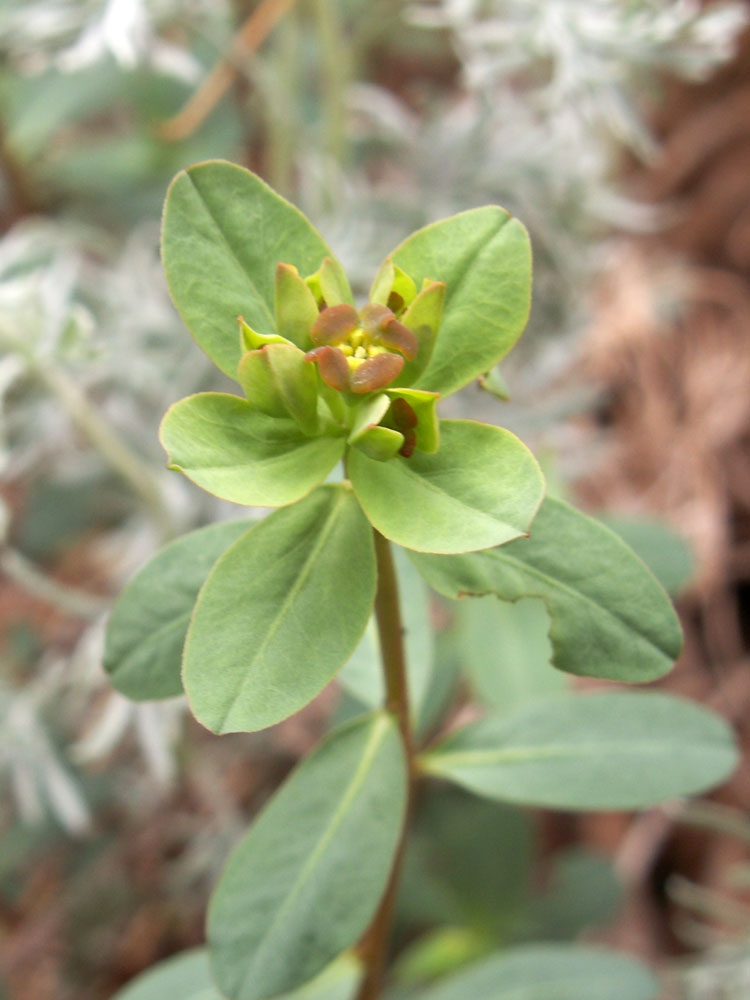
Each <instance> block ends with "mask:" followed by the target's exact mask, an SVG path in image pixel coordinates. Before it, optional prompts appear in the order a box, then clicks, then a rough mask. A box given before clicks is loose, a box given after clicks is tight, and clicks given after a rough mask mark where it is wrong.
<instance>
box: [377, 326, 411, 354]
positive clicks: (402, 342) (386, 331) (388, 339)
mask: <svg viewBox="0 0 750 1000" xmlns="http://www.w3.org/2000/svg"><path fill="white" fill-rule="evenodd" d="M378 339H379V340H380V343H381V344H382V345H383V346H384V347H389V348H391V349H392V350H396V351H400V352H401V353H402V354H403V356H404V357H405V358H406V359H407V360H408V361H413V360H414V359H415V358H416V356H417V353H418V351H419V341H418V340H417V338H416V336H415V335H414V333H412V331H411V330H410V329H409V327H408V326H404V324H403V323H399V321H398V320H397V319H395V318H394V319H391V320H387V321H386V322H385V323H384V324H383V326H382V327H381V333H380V336H379V337H378Z"/></svg>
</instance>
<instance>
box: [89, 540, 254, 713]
mask: <svg viewBox="0 0 750 1000" xmlns="http://www.w3.org/2000/svg"><path fill="white" fill-rule="evenodd" d="M252 523H253V522H252V521H229V522H226V523H220V524H212V525H210V526H209V527H207V528H200V529H199V530H198V531H191V532H190V534H188V535H184V536H183V537H182V538H178V539H177V540H176V541H174V542H171V543H170V544H169V545H167V546H165V548H163V549H162V550H161V551H160V552H158V553H157V554H156V555H155V556H154V558H153V559H151V561H150V562H148V563H146V565H145V566H144V567H143V568H142V569H141V570H139V572H138V573H137V574H136V576H135V577H134V578H133V579H132V580H131V581H130V583H129V584H128V585H127V587H126V588H125V589H124V590H123V592H122V593H121V594H120V596H119V597H118V599H117V602H116V604H115V606H114V609H113V610H112V615H111V617H110V619H109V624H108V626H107V635H106V640H105V644H104V669H105V670H106V671H107V673H108V674H109V675H110V680H111V681H112V684H113V685H114V687H116V688H117V690H118V691H119V692H120V693H121V694H124V695H126V696H127V697H128V698H133V699H135V700H136V701H148V700H149V699H151V698H172V697H174V696H175V695H178V694H182V680H181V678H180V666H181V663H182V647H183V646H184V644H185V635H186V633H187V628H188V622H189V621H190V615H191V613H192V610H193V605H194V604H195V602H196V599H197V597H198V591H199V590H200V588H201V587H202V586H203V581H204V580H205V579H206V577H207V576H208V573H209V571H210V569H211V567H212V566H213V564H214V563H215V562H216V560H217V559H218V558H219V556H220V555H221V554H222V553H223V552H225V551H226V549H228V548H229V546H230V545H231V544H232V542H234V541H236V540H237V539H238V538H239V537H240V536H241V535H244V534H245V532H246V531H248V529H249V528H250V527H251V526H252Z"/></svg>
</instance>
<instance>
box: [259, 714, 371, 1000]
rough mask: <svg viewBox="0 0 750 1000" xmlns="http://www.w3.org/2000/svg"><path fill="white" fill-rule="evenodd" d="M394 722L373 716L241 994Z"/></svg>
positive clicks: (260, 948) (337, 826) (341, 818)
mask: <svg viewBox="0 0 750 1000" xmlns="http://www.w3.org/2000/svg"><path fill="white" fill-rule="evenodd" d="M389 727H390V723H389V721H388V719H387V717H385V716H384V715H378V716H376V717H375V718H374V719H373V723H372V733H371V734H370V736H369V738H368V740H367V743H366V744H365V746H364V748H363V750H362V758H361V760H360V762H359V765H358V766H357V769H356V771H355V772H354V774H353V775H352V778H351V781H350V782H349V784H348V786H347V787H346V789H345V791H344V794H343V795H342V797H341V801H340V802H339V804H338V806H337V807H336V810H335V812H334V813H333V815H332V816H331V818H330V821H329V823H328V825H327V826H326V828H325V829H324V831H323V833H322V834H321V836H320V837H319V839H318V841H317V843H316V844H315V847H314V848H313V850H312V851H311V852H310V854H309V856H308V858H307V861H306V862H305V864H304V865H303V866H302V869H301V870H300V873H299V875H298V876H297V878H296V879H295V881H294V883H293V885H292V886H291V888H290V889H289V892H288V893H287V894H286V897H285V898H284V901H283V902H282V904H281V906H280V907H279V908H278V909H277V910H276V913H275V914H274V917H273V920H272V921H271V923H270V925H269V927H268V930H267V931H266V933H265V934H264V936H263V938H262V940H261V944H260V945H259V946H258V948H257V950H256V952H255V957H254V959H253V963H252V965H251V966H250V967H249V968H248V970H247V973H246V974H245V978H244V979H243V983H242V986H243V989H242V991H241V994H240V995H242V994H244V992H245V987H246V986H247V985H248V983H249V982H250V981H251V980H252V977H253V976H254V975H255V969H256V967H257V966H258V965H259V964H261V958H262V956H263V953H264V951H265V950H267V949H268V948H269V947H270V942H271V941H272V939H273V936H274V934H275V932H276V930H277V928H278V926H279V924H281V923H282V921H283V918H284V917H285V915H286V913H287V912H288V910H289V908H290V907H291V906H292V905H293V902H294V900H295V898H296V897H297V896H299V894H300V892H301V891H302V889H303V887H304V886H305V884H306V882H307V881H308V880H309V876H310V873H311V872H312V871H313V870H314V868H315V867H316V865H317V862H318V860H319V859H320V858H321V856H322V855H323V854H324V853H325V851H326V849H327V847H328V845H329V844H330V843H331V840H332V839H333V837H334V836H335V834H336V832H337V830H338V828H339V827H340V826H341V823H342V822H343V820H344V817H345V815H346V812H347V810H348V807H349V805H350V804H351V803H352V802H353V801H354V799H355V798H356V796H357V794H358V793H359V791H360V790H361V788H362V786H363V785H364V782H365V778H366V777H367V774H368V773H369V771H370V768H371V764H372V762H373V760H374V758H375V755H376V753H377V751H378V749H379V748H380V745H381V744H382V742H383V739H384V738H385V736H386V735H387V732H388V729H389Z"/></svg>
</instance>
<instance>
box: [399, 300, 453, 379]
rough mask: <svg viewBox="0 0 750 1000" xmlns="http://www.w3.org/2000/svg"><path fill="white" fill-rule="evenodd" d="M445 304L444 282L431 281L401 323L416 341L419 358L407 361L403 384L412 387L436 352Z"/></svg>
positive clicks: (402, 317) (403, 373)
mask: <svg viewBox="0 0 750 1000" xmlns="http://www.w3.org/2000/svg"><path fill="white" fill-rule="evenodd" d="M444 305H445V282H444V281H431V282H429V283H427V284H426V285H425V287H424V288H423V289H422V291H421V292H420V293H419V295H418V296H417V297H416V298H415V299H414V301H413V302H412V303H411V305H410V306H409V308H408V309H407V310H406V312H405V313H404V314H403V316H401V322H402V323H403V324H404V326H407V327H408V328H409V329H410V330H411V331H412V333H413V334H414V336H415V337H416V338H417V343H418V345H419V348H418V350H417V356H416V358H414V359H413V360H411V361H408V360H407V362H406V364H405V365H404V367H403V368H402V369H401V374H400V375H399V377H398V382H399V384H400V385H411V384H412V382H416V381H417V379H418V378H419V376H420V375H421V374H422V373H423V372H424V371H425V370H426V368H427V366H428V364H429V363H430V358H431V357H432V352H433V351H434V349H435V342H436V340H437V337H438V333H439V331H440V324H441V321H442V318H443V308H444Z"/></svg>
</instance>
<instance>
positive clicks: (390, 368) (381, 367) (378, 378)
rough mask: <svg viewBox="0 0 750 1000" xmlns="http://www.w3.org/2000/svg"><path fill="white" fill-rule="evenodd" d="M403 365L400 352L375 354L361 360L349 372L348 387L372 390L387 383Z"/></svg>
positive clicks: (355, 389) (361, 390)
mask: <svg viewBox="0 0 750 1000" xmlns="http://www.w3.org/2000/svg"><path fill="white" fill-rule="evenodd" d="M403 367H404V359H403V358H402V357H401V355H400V354H386V353H384V354H376V355H375V357H374V358H368V359H367V361H363V362H362V364H361V365H359V367H358V368H355V369H354V371H353V372H352V374H351V379H350V381H349V387H350V389H351V390H352V392H356V393H365V392H373V391H374V390H375V389H384V388H385V386H387V385H389V384H390V383H391V382H392V381H393V380H394V378H396V376H397V375H398V373H399V372H400V371H401V369H402V368H403Z"/></svg>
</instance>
